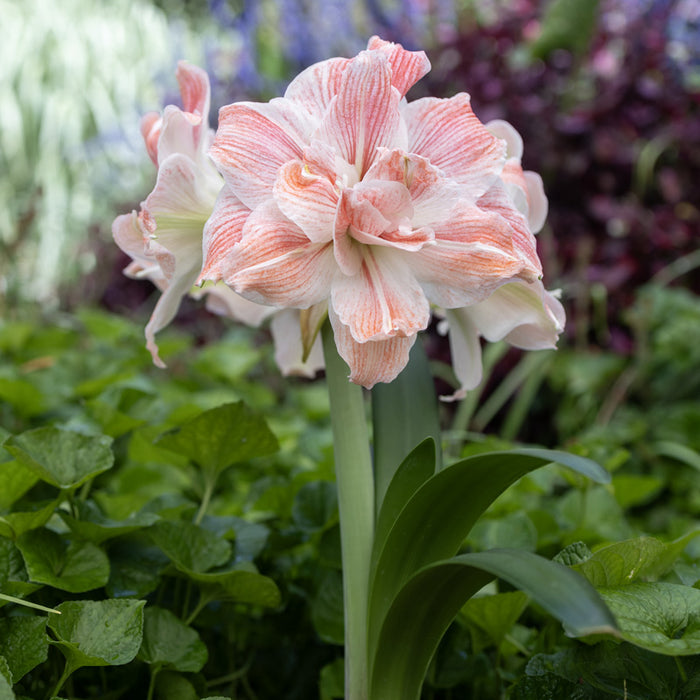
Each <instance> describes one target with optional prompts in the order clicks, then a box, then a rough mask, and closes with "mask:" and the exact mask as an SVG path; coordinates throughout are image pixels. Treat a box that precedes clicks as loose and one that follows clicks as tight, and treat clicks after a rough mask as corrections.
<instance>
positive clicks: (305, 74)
mask: <svg viewBox="0 0 700 700" xmlns="http://www.w3.org/2000/svg"><path fill="white" fill-rule="evenodd" d="M351 60H352V59H350V58H330V59H328V60H327V61H321V62H320V63H315V64H314V65H312V66H309V67H308V68H306V70H303V71H302V72H301V73H299V75H297V77H296V78H294V80H292V82H291V83H289V86H288V87H287V90H286V92H285V93H284V96H285V98H286V99H288V100H292V101H293V102H296V103H297V104H298V105H300V106H301V107H303V108H304V110H305V111H306V112H307V113H308V114H309V115H311V117H312V118H314V119H316V120H318V121H319V122H320V120H321V119H322V118H323V115H324V113H325V111H326V109H328V105H329V104H330V102H331V100H332V99H333V97H334V96H335V95H336V94H337V93H338V89H339V87H340V81H341V77H342V75H343V72H344V71H345V68H346V67H347V65H348V63H350V61H351Z"/></svg>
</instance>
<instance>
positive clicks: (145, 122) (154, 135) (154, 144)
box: [141, 112, 163, 167]
mask: <svg viewBox="0 0 700 700" xmlns="http://www.w3.org/2000/svg"><path fill="white" fill-rule="evenodd" d="M162 125H163V121H162V119H161V116H160V114H158V112H149V113H148V114H144V115H143V117H142V118H141V136H143V142H144V143H145V144H146V151H147V152H148V155H149V157H150V159H151V160H152V161H153V164H154V165H155V166H156V167H158V139H159V138H160V130H161V127H162Z"/></svg>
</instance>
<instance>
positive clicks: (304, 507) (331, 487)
mask: <svg viewBox="0 0 700 700" xmlns="http://www.w3.org/2000/svg"><path fill="white" fill-rule="evenodd" d="M337 513H338V496H337V492H336V486H335V484H334V483H331V482H330V481H311V482H309V483H308V484H304V485H303V486H302V487H301V488H300V489H299V491H298V492H297V495H296V497H295V498H294V504H293V506H292V519H293V520H294V523H295V524H296V525H298V526H299V528H300V529H302V530H305V531H307V532H315V531H316V530H321V529H323V528H324V527H325V526H326V525H327V524H328V522H329V521H330V520H331V518H332V517H334V516H335V517H336V518H337Z"/></svg>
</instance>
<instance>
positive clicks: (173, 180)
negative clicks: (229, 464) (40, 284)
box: [112, 62, 223, 366]
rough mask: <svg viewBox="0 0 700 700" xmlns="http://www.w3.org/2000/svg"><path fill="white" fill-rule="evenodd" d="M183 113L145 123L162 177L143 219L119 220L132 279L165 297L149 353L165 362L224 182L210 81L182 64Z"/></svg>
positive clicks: (149, 332) (118, 235)
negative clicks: (212, 124) (161, 338)
mask: <svg viewBox="0 0 700 700" xmlns="http://www.w3.org/2000/svg"><path fill="white" fill-rule="evenodd" d="M177 79H178V82H179V84H180V93H181V95H182V100H183V107H184V109H180V108H178V107H176V106H174V105H168V106H167V107H166V108H165V110H164V112H163V115H162V116H161V115H159V114H157V113H156V112H152V113H150V114H147V115H146V116H144V117H143V119H142V120H141V133H142V134H143V137H144V141H145V142H146V149H147V150H148V154H149V155H150V157H151V160H152V161H153V162H154V164H155V165H156V167H157V168H158V179H157V182H156V185H155V188H154V189H153V191H152V192H151V194H150V195H149V196H148V197H147V198H146V200H145V201H144V202H142V204H141V211H140V212H139V213H138V214H137V213H136V212H132V213H131V214H124V215H123V216H119V217H117V218H116V219H115V220H114V223H113V224H112V233H113V235H114V240H115V241H116V242H117V245H119V247H120V248H121V249H122V250H123V251H124V252H126V253H127V254H128V255H130V256H131V257H132V258H133V262H132V263H131V264H130V265H129V266H128V267H127V268H126V270H125V273H126V274H128V275H130V276H132V277H140V278H147V279H150V280H152V281H153V282H154V283H155V284H156V285H157V286H158V287H159V289H161V291H162V292H163V294H162V296H161V297H160V299H159V300H158V303H157V304H156V307H155V309H154V311H153V314H152V316H151V319H150V321H149V322H148V325H147V326H146V341H147V344H146V346H147V348H148V349H149V350H150V352H151V354H152V356H153V360H154V362H155V363H156V364H157V365H159V366H163V362H162V360H161V359H160V357H159V356H158V346H157V345H156V343H155V334H156V333H157V332H158V331H159V330H161V329H162V328H164V327H165V326H167V325H168V323H170V321H171V320H172V319H173V317H174V316H175V313H176V312H177V309H178V307H179V305H180V300H181V299H182V297H183V296H184V295H185V294H187V293H188V292H190V290H191V289H192V286H193V284H194V282H195V280H196V279H197V276H198V275H199V272H200V270H201V267H202V230H203V228H204V224H205V222H206V220H207V219H208V218H209V215H210V214H211V211H212V208H213V206H214V202H215V201H216V196H217V194H218V193H219V190H220V189H221V186H222V184H223V181H222V179H221V176H220V175H219V173H218V172H217V170H216V168H215V167H214V165H213V163H212V162H211V160H210V159H209V157H208V155H207V151H208V149H209V146H210V145H211V142H212V139H213V131H211V130H210V129H209V124H208V118H209V99H210V98H209V95H210V92H209V78H208V77H207V74H206V73H205V72H204V71H203V70H202V69H200V68H197V67H195V66H192V65H189V64H187V63H185V62H180V63H179V65H178V69H177Z"/></svg>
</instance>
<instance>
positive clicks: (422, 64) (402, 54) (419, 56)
mask: <svg viewBox="0 0 700 700" xmlns="http://www.w3.org/2000/svg"><path fill="white" fill-rule="evenodd" d="M367 49H368V50H370V51H381V52H382V53H383V54H384V55H385V56H386V57H387V59H388V60H389V65H390V66H391V84H392V85H393V86H394V87H395V88H396V89H397V90H398V91H399V94H400V95H401V97H403V96H404V95H405V94H406V93H407V92H408V91H409V90H410V89H411V88H412V87H413V86H414V85H415V84H416V83H417V82H418V81H419V80H420V79H421V78H422V77H423V76H424V75H426V74H427V73H428V71H429V70H430V61H429V60H428V57H427V56H426V55H425V52H424V51H406V49H404V47H403V46H401V44H393V43H392V42H390V41H384V40H383V39H380V38H379V37H378V36H373V37H372V38H371V39H370V40H369V42H368V44H367Z"/></svg>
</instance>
